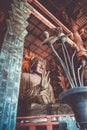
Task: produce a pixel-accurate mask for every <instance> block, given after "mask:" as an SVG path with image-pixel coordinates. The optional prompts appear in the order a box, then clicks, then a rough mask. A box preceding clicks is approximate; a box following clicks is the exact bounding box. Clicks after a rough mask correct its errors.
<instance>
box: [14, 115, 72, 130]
mask: <svg viewBox="0 0 87 130" xmlns="http://www.w3.org/2000/svg"><path fill="white" fill-rule="evenodd" d="M65 116H71V117H74V115H73V114H69V115H41V116H27V117H17V125H16V130H21V128H22V127H24V128H25V129H26V127H27V128H28V130H36V127H37V126H46V130H53V126H56V125H59V122H58V118H59V117H65Z"/></svg>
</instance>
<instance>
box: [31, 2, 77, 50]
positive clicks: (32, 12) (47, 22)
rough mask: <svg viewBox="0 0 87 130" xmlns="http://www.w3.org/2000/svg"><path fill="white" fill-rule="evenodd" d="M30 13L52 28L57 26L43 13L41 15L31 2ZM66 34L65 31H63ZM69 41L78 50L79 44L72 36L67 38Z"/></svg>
mask: <svg viewBox="0 0 87 130" xmlns="http://www.w3.org/2000/svg"><path fill="white" fill-rule="evenodd" d="M29 8H30V10H29V14H33V15H34V16H35V17H36V18H38V19H39V20H40V21H41V22H42V23H44V24H45V25H46V26H47V27H49V28H50V29H52V30H54V28H56V26H55V25H53V24H52V23H51V22H50V21H48V20H47V19H46V18H45V17H44V16H43V15H41V14H40V13H39V12H38V11H37V10H36V9H34V8H33V7H32V6H31V5H30V4H29ZM63 34H64V33H63ZM67 43H68V44H70V45H71V47H75V48H76V49H77V50H78V46H77V45H76V43H74V42H73V41H72V40H71V39H70V38H67Z"/></svg>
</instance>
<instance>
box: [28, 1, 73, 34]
mask: <svg viewBox="0 0 87 130" xmlns="http://www.w3.org/2000/svg"><path fill="white" fill-rule="evenodd" d="M28 1H29V2H31V1H32V2H33V3H34V4H35V5H36V6H37V7H38V8H39V9H40V10H41V11H42V12H44V13H45V14H46V15H47V16H48V17H49V18H50V19H52V20H53V21H54V22H55V23H56V24H57V25H58V26H61V27H62V28H63V30H64V31H65V32H67V33H72V32H71V31H70V30H69V29H68V28H67V27H66V26H64V24H62V23H61V22H60V21H59V20H58V19H57V18H56V17H55V16H54V15H52V14H51V13H50V12H49V11H48V10H47V9H46V8H45V7H44V6H43V5H41V4H40V3H39V2H38V1H37V0H28Z"/></svg>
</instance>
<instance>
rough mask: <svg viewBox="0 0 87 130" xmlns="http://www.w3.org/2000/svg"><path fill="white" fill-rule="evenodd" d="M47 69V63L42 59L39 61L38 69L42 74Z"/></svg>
mask: <svg viewBox="0 0 87 130" xmlns="http://www.w3.org/2000/svg"><path fill="white" fill-rule="evenodd" d="M45 70H46V64H45V63H44V62H42V61H38V63H37V67H36V71H37V72H38V73H39V74H42V73H43V72H44V71H45Z"/></svg>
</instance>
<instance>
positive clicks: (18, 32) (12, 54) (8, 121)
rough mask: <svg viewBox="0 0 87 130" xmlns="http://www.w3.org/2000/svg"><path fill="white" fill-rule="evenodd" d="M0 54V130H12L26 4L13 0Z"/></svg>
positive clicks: (25, 18) (20, 63)
mask: <svg viewBox="0 0 87 130" xmlns="http://www.w3.org/2000/svg"><path fill="white" fill-rule="evenodd" d="M11 7H12V10H10V11H9V17H10V18H9V19H7V32H6V35H5V38H4V42H3V46H2V49H1V53H0V130H14V129H15V125H16V114H17V104H18V96H19V86H20V77H21V65H22V55H23V48H24V38H25V36H26V34H27V31H26V26H27V25H28V23H27V21H26V20H27V18H28V17H29V15H28V13H26V12H27V11H28V10H29V9H28V7H27V3H26V2H19V1H17V0H14V3H13V4H12V5H11Z"/></svg>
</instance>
